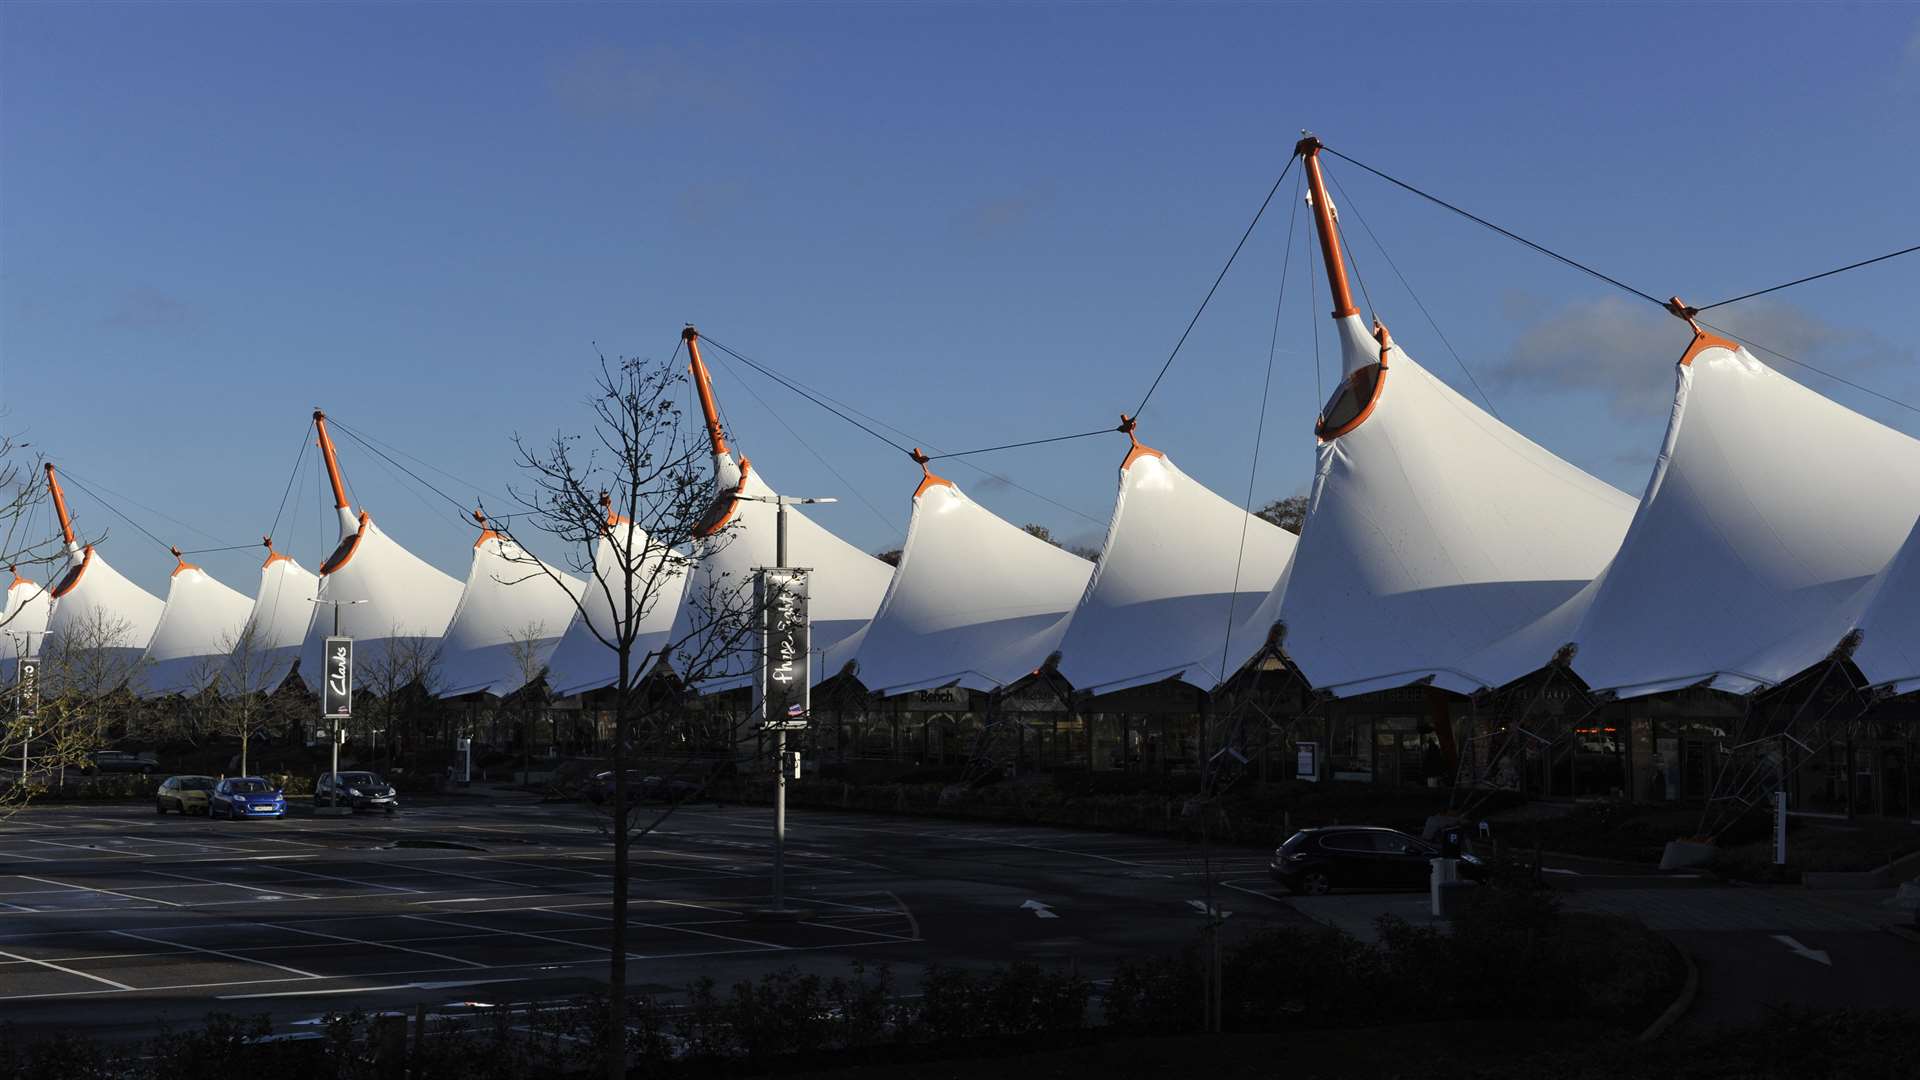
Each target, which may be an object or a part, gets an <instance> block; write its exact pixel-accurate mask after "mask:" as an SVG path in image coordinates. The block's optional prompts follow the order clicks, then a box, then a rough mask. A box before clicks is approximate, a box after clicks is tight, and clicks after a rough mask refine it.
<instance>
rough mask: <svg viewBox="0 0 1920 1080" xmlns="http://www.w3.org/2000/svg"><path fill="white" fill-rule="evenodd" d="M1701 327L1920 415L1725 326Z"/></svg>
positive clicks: (1916, 408)
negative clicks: (1742, 335)
mask: <svg viewBox="0 0 1920 1080" xmlns="http://www.w3.org/2000/svg"><path fill="white" fill-rule="evenodd" d="M1696 321H1698V320H1696ZM1700 325H1701V326H1704V327H1706V328H1707V329H1709V330H1711V331H1713V332H1714V333H1716V334H1723V335H1725V336H1727V337H1730V338H1732V339H1733V340H1735V341H1737V342H1739V343H1740V344H1742V345H1747V346H1751V347H1752V348H1755V349H1759V350H1760V351H1761V352H1763V353H1766V354H1767V355H1769V356H1777V357H1779V358H1780V359H1782V360H1785V361H1786V362H1787V363H1789V364H1794V365H1796V366H1799V367H1803V368H1806V369H1807V370H1808V371H1811V372H1813V373H1814V374H1815V375H1824V376H1825V377H1827V378H1829V379H1832V380H1833V381H1834V382H1837V383H1840V384H1841V385H1843V386H1851V387H1853V388H1854V389H1855V390H1858V391H1860V392H1861V393H1863V394H1870V395H1872V396H1873V397H1877V398H1879V399H1880V400H1881V401H1884V402H1886V403H1887V404H1889V405H1898V406H1900V407H1901V408H1903V409H1906V410H1907V411H1909V412H1917V413H1920V406H1914V405H1910V404H1908V403H1907V402H1904V401H1901V400H1900V399H1899V398H1897V397H1890V396H1888V395H1886V394H1883V393H1881V392H1880V391H1878V390H1874V389H1871V388H1868V387H1865V386H1861V385H1860V384H1859V383H1857V382H1854V381H1853V380H1852V379H1848V378H1844V377H1842V376H1839V375H1835V374H1834V373H1833V372H1831V371H1827V370H1825V369H1823V368H1817V367H1814V366H1813V365H1812V364H1809V363H1807V362H1806V361H1805V360H1797V359H1795V358H1793V357H1791V356H1788V355H1787V354H1786V353H1783V352H1781V351H1780V350H1779V349H1772V348H1768V347H1767V346H1765V345H1762V344H1760V343H1759V342H1757V341H1754V340H1753V339H1751V338H1744V337H1741V336H1740V335H1739V334H1736V333H1734V332H1733V331H1731V330H1729V329H1727V328H1726V327H1724V326H1715V325H1713V324H1712V323H1710V322H1701V323H1700Z"/></svg>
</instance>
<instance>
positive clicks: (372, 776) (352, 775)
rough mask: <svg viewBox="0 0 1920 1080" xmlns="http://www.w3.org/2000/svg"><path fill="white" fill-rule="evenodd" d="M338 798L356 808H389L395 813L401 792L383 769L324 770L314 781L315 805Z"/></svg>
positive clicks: (398, 805)
mask: <svg viewBox="0 0 1920 1080" xmlns="http://www.w3.org/2000/svg"><path fill="white" fill-rule="evenodd" d="M336 800H337V801H338V804H339V805H341V806H350V807H352V808H353V809H355V810H385V811H386V812H387V813H389V814H391V813H393V812H394V811H396V810H398V809H400V793H399V792H397V791H395V790H394V789H393V785H392V784H389V783H387V782H386V780H385V779H384V778H382V777H381V776H380V774H379V773H370V772H343V773H321V774H320V779H318V780H315V781H314V782H313V805H315V806H332V805H334V804H335V802H336Z"/></svg>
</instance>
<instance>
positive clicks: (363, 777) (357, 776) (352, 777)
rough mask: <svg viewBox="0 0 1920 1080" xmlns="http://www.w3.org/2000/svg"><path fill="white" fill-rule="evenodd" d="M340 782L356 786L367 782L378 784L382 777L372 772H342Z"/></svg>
mask: <svg viewBox="0 0 1920 1080" xmlns="http://www.w3.org/2000/svg"><path fill="white" fill-rule="evenodd" d="M340 782H341V783H343V784H353V785H356V786H365V785H367V784H373V785H376V786H377V785H378V784H379V783H380V778H379V777H377V776H375V775H373V774H372V773H370V772H343V773H341V774H340Z"/></svg>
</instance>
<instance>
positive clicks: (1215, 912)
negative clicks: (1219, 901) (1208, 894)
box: [1187, 900, 1233, 919]
mask: <svg viewBox="0 0 1920 1080" xmlns="http://www.w3.org/2000/svg"><path fill="white" fill-rule="evenodd" d="M1187 903H1188V905H1189V906H1191V907H1192V908H1193V910H1194V911H1196V912H1198V913H1200V914H1202V915H1212V916H1214V917H1215V918H1219V919H1231V918H1233V912H1231V911H1221V910H1220V909H1219V908H1217V907H1216V908H1211V909H1209V908H1208V907H1207V902H1206V901H1205V900H1189V901H1187Z"/></svg>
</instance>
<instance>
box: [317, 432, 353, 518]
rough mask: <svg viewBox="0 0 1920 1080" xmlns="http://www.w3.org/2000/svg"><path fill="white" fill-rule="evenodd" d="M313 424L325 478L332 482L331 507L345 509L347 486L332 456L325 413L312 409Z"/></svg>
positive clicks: (336, 459) (338, 464) (337, 463)
mask: <svg viewBox="0 0 1920 1080" xmlns="http://www.w3.org/2000/svg"><path fill="white" fill-rule="evenodd" d="M313 426H314V429H315V430H316V431H318V432H319V433H320V456H321V457H322V458H324V459H325V461H326V466H327V479H328V480H329V481H331V482H332V484H333V508H334V509H336V510H345V509H347V486H346V484H345V483H344V482H342V481H341V479H340V460H339V458H337V457H335V456H334V452H333V437H332V436H331V435H328V434H327V414H326V413H324V412H321V411H320V410H319V409H315V410H313Z"/></svg>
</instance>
